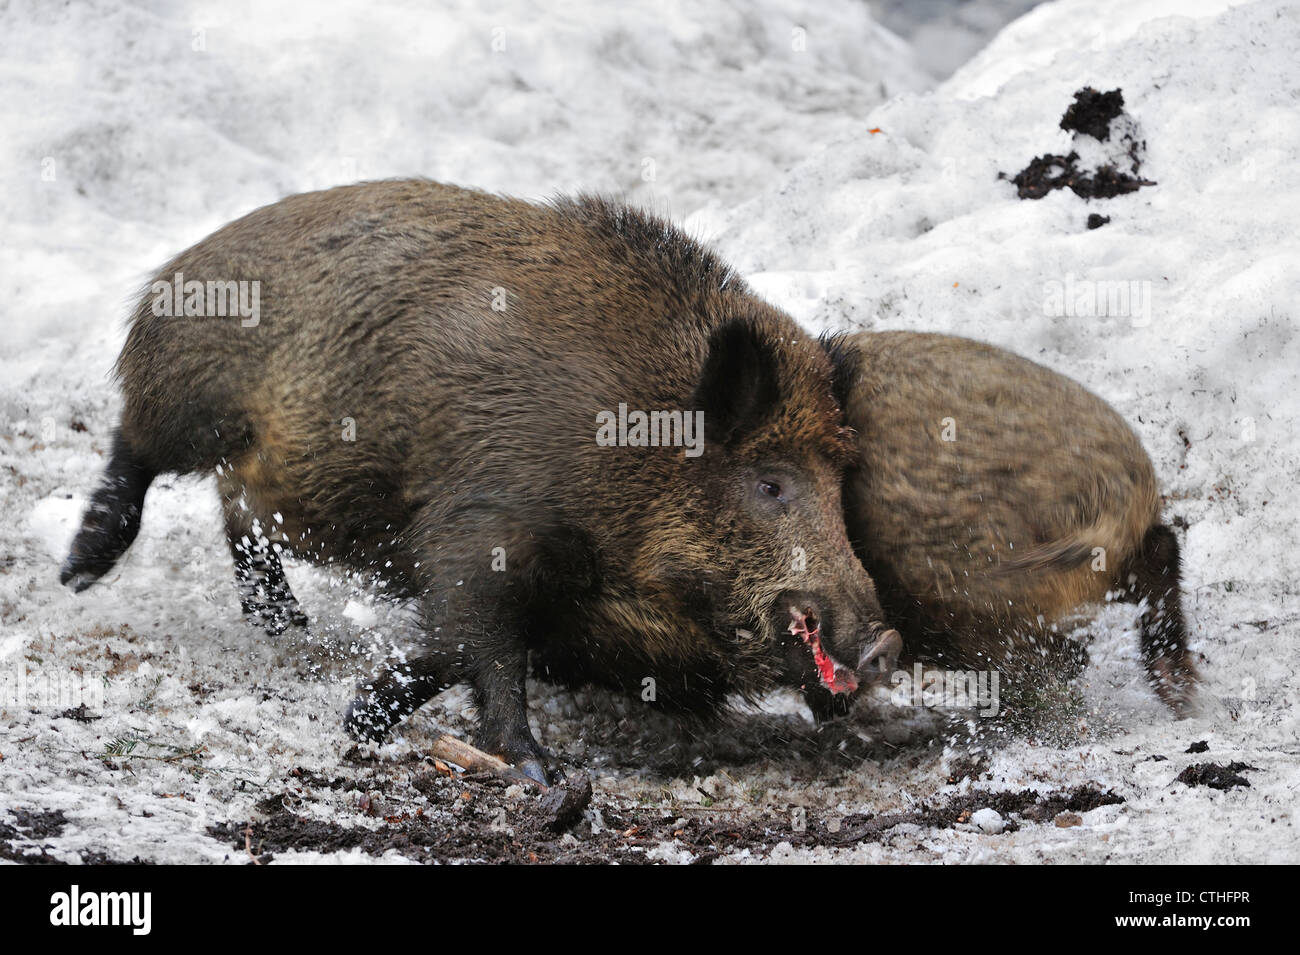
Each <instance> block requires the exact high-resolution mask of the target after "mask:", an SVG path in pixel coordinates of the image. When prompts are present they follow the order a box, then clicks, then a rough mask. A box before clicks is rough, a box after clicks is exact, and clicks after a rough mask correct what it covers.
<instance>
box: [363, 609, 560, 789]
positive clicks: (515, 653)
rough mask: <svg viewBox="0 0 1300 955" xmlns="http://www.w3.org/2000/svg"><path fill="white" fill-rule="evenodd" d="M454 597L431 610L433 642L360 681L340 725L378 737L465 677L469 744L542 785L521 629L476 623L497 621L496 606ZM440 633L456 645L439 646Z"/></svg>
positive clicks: (543, 769) (542, 761) (542, 762)
mask: <svg viewBox="0 0 1300 955" xmlns="http://www.w3.org/2000/svg"><path fill="white" fill-rule="evenodd" d="M457 603H458V604H459V605H460V607H459V610H458V612H457V613H455V614H454V615H451V616H445V615H442V614H439V615H438V616H439V618H440V619H441V620H442V621H443V623H442V626H441V627H428V628H427V632H429V633H439V634H440V639H439V640H438V642H437V643H436V644H435V645H433V646H432V647H430V648H429V649H427V650H426V652H425V653H423V654H422V655H420V656H419V657H416V658H415V659H413V660H410V661H408V662H405V663H401V664H398V665H396V666H393V667H391V668H389V669H388V670H387V671H385V672H384V673H383V674H381V675H380V676H379V677H378V678H377V679H376V680H375V681H374V682H373V683H371V684H369V685H368V686H365V687H363V689H362V693H361V695H360V696H358V697H357V698H356V699H355V700H354V701H353V702H352V705H351V706H350V707H349V708H348V713H347V716H346V717H345V720H344V725H345V726H346V728H347V730H348V732H349V733H351V734H352V735H353V736H354V737H357V738H362V739H372V740H379V739H382V738H383V737H384V736H385V735H386V734H387V733H388V731H389V730H390V729H391V728H392V727H393V726H394V725H395V724H397V723H398V722H400V721H401V720H402V719H404V718H406V717H407V716H409V715H410V714H412V713H414V712H415V711H416V710H417V709H419V708H420V707H421V706H423V705H424V704H425V703H426V702H428V701H429V700H430V699H432V698H433V697H434V696H435V695H437V694H438V693H441V692H442V691H443V690H445V689H447V688H448V687H450V686H452V685H454V684H456V683H459V682H462V681H464V680H468V681H469V683H470V684H471V685H472V686H473V688H474V701H475V704H476V705H477V706H478V711H479V725H478V732H477V734H476V736H475V740H474V742H475V745H476V746H478V748H479V749H481V750H483V751H484V752H487V753H491V754H492V755H494V756H500V757H501V758H502V759H504V760H505V761H506V762H508V763H512V764H513V765H514V766H515V767H517V768H518V769H519V770H521V771H522V772H524V773H525V774H527V775H528V776H531V777H532V778H533V779H536V780H537V781H538V782H540V783H542V784H543V785H545V784H547V783H548V781H549V780H548V774H547V767H548V766H550V765H551V764H552V762H553V761H552V759H551V757H550V756H549V755H548V754H547V753H546V751H545V750H543V749H542V747H541V745H540V744H539V743H538V742H537V740H536V739H535V738H534V736H533V732H532V729H531V728H530V727H529V725H528V697H527V690H526V679H527V676H528V649H527V646H526V645H525V643H524V639H523V635H522V631H521V630H520V629H518V628H516V627H514V626H511V625H509V624H508V623H507V624H503V625H497V626H490V627H489V628H488V629H479V627H480V625H481V624H482V622H484V621H487V620H492V619H493V618H495V619H496V620H497V621H500V619H501V617H502V613H501V607H500V606H499V605H497V606H492V605H490V604H486V603H484V602H482V601H473V602H471V603H469V604H468V605H466V604H464V603H462V602H461V601H457ZM443 641H446V643H447V644H451V645H454V646H455V647H456V649H455V650H450V649H448V648H446V647H444V646H442V645H441V644H442V642H443Z"/></svg>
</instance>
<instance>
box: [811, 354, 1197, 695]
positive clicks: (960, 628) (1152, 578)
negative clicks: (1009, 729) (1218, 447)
mask: <svg viewBox="0 0 1300 955" xmlns="http://www.w3.org/2000/svg"><path fill="white" fill-rule="evenodd" d="M831 347H832V349H835V350H842V349H844V348H846V347H847V348H851V349H853V350H854V351H856V352H857V358H856V359H855V360H853V361H852V362H849V361H843V362H840V363H839V366H840V367H853V368H854V370H853V372H852V376H851V378H850V379H849V381H850V383H851V388H850V389H849V390H848V391H847V392H846V397H845V402H846V404H845V408H846V415H847V418H848V421H849V423H850V424H852V425H853V426H854V427H856V428H857V429H858V430H859V431H860V432H861V435H862V439H861V446H860V453H859V459H858V461H857V462H856V464H855V465H854V466H853V467H852V468H851V469H850V472H849V475H848V480H847V482H846V488H845V509H846V515H847V518H848V521H847V523H848V528H849V534H850V537H851V538H852V540H853V541H854V545H855V547H856V549H857V551H858V553H859V556H861V557H862V560H863V563H864V565H865V566H866V568H867V570H868V571H869V572H870V573H871V575H872V577H873V579H875V581H876V583H877V586H878V587H879V588H880V596H881V602H882V603H883V605H884V607H885V610H886V613H887V614H888V615H889V616H890V617H891V620H892V621H894V622H895V625H896V626H898V627H899V629H900V630H902V632H903V634H904V638H905V642H906V646H907V648H908V650H909V651H910V652H911V654H912V655H913V656H915V657H919V658H923V659H927V660H935V661H940V662H942V663H943V664H944V665H947V666H949V667H953V668H958V669H966V668H969V669H986V668H988V667H989V666H990V665H993V666H997V667H1000V668H1006V669H1007V670H1008V671H1010V672H1015V671H1017V670H1025V671H1032V670H1035V669H1037V670H1039V671H1041V670H1043V669H1044V668H1046V669H1052V668H1055V667H1067V668H1068V667H1070V666H1072V665H1074V664H1073V661H1075V660H1076V659H1077V656H1078V652H1077V648H1075V647H1074V645H1073V644H1071V643H1070V642H1069V641H1066V640H1065V639H1064V638H1063V637H1062V636H1061V635H1060V634H1058V633H1057V632H1055V630H1054V626H1053V625H1054V624H1056V623H1058V622H1062V621H1063V620H1065V619H1066V618H1067V617H1069V616H1071V615H1073V614H1076V613H1077V612H1078V611H1079V609H1080V608H1081V607H1083V606H1085V605H1087V604H1089V603H1092V602H1096V601H1099V600H1102V599H1105V597H1106V595H1107V593H1110V592H1113V593H1117V594H1120V595H1123V596H1125V597H1127V598H1129V599H1132V600H1134V601H1135V602H1136V601H1147V604H1148V605H1149V606H1150V607H1152V608H1159V609H1158V610H1156V611H1155V612H1154V613H1153V614H1149V615H1148V617H1146V618H1144V621H1143V632H1142V643H1143V652H1144V656H1145V658H1146V660H1147V666H1148V670H1149V673H1150V676H1151V679H1152V682H1153V684H1154V685H1155V687H1156V689H1157V691H1158V692H1159V693H1160V695H1161V697H1162V698H1163V699H1165V701H1166V702H1168V703H1169V704H1170V705H1171V706H1172V707H1173V708H1174V709H1175V710H1180V711H1181V710H1182V709H1183V708H1184V707H1185V706H1186V705H1187V704H1188V703H1189V702H1190V700H1191V698H1192V696H1193V692H1194V687H1195V666H1194V665H1193V663H1192V660H1191V658H1190V655H1188V654H1187V652H1186V636H1185V632H1184V626H1183V621H1182V615H1181V610H1180V609H1179V592H1178V568H1177V562H1178V545H1177V541H1176V539H1175V538H1174V537H1173V534H1172V532H1169V531H1168V529H1167V528H1164V527H1162V526H1161V525H1160V523H1159V507H1160V498H1159V494H1158V492H1157V487H1156V478H1155V472H1154V471H1153V469H1152V467H1151V462H1150V459H1149V458H1148V457H1147V455H1146V452H1145V451H1143V449H1142V446H1141V444H1140V443H1139V441H1138V439H1137V436H1136V435H1135V434H1134V433H1133V431H1132V429H1131V428H1129V426H1128V425H1127V424H1126V423H1125V422H1124V420H1123V419H1122V418H1120V416H1119V415H1118V414H1116V413H1115V411H1114V410H1113V409H1112V408H1110V406H1108V405H1107V404H1106V403H1105V402H1103V401H1102V400H1101V399H1099V398H1097V397H1096V396H1094V395H1092V394H1090V393H1089V392H1088V391H1086V390H1085V389H1084V388H1082V387H1081V386H1079V385H1078V384H1076V383H1075V382H1073V381H1070V380H1069V379H1067V378H1065V377H1063V376H1061V375H1058V374H1055V373H1054V372H1051V371H1049V370H1048V369H1046V368H1043V367H1042V366H1040V365H1037V364H1034V363H1033V362H1030V361H1027V360H1026V359H1023V358H1019V357H1017V356H1015V355H1012V354H1010V353H1009V352H1005V351H1002V350H1000V349H997V348H993V347H992V346H989V345H984V344H981V343H979V342H973V341H969V340H967V339H962V338H954V337H950V336H945V335H933V334H916V333H909V332H879V333H862V334H859V335H855V336H853V337H852V338H851V339H848V340H847V342H846V341H839V342H832V343H831ZM945 422H946V423H947V424H945ZM946 427H949V428H951V429H952V433H951V434H950V435H949V437H951V438H952V440H945V435H944V431H945V428H946ZM1152 541H1154V542H1155V544H1154V545H1153V544H1151V543H1150V542H1152ZM1157 545H1158V546H1157Z"/></svg>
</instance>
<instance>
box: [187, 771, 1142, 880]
mask: <svg viewBox="0 0 1300 955" xmlns="http://www.w3.org/2000/svg"><path fill="white" fill-rule="evenodd" d="M357 788H358V789H359V790H362V791H363V792H364V795H363V796H362V798H360V799H357V800H354V801H353V802H352V803H351V805H352V807H353V808H352V815H353V817H354V819H355V823H354V824H349V823H348V822H347V821H346V819H345V818H344V817H343V816H342V815H341V814H340V813H339V812H338V810H337V808H336V809H335V811H334V812H333V813H332V814H331V815H330V816H329V817H326V816H325V815H324V814H322V813H320V812H318V811H317V807H315V806H314V805H313V799H312V795H311V794H310V793H304V792H298V793H296V794H293V796H292V798H282V799H280V800H279V801H278V802H277V801H275V800H271V801H268V802H266V803H264V804H263V805H264V807H265V809H266V810H267V811H266V812H265V813H264V814H263V815H262V816H261V817H260V818H254V819H249V820H245V821H238V822H227V823H221V824H219V825H213V826H209V827H208V829H207V832H208V834H209V835H210V836H211V837H212V838H214V839H216V840H218V841H219V842H221V843H223V844H224V845H225V846H227V847H228V848H229V849H230V850H231V859H232V861H233V860H235V859H238V858H241V857H242V858H244V859H245V860H246V861H247V862H248V863H249V864H268V863H272V862H274V861H275V860H276V857H277V855H278V854H280V853H284V852H289V851H295V850H296V851H314V852H322V853H328V852H340V851H352V850H360V851H361V852H363V853H366V854H367V855H372V856H383V855H385V854H387V853H395V854H397V855H400V856H403V857H405V858H407V859H410V860H412V861H416V862H423V863H434V862H475V863H519V864H534V863H593V864H607V863H611V862H618V863H621V864H642V863H659V862H690V863H694V864H702V863H709V862H712V861H714V860H716V859H718V858H721V857H723V856H726V855H728V854H731V853H733V852H737V851H741V850H749V851H750V852H751V853H752V854H753V855H756V856H765V855H768V854H770V853H771V852H772V851H773V850H774V849H776V848H777V847H778V846H780V845H787V846H791V847H795V848H815V847H829V848H849V847H852V846H854V845H860V844H865V843H871V842H881V841H885V840H888V839H890V838H891V837H892V835H893V830H895V829H897V828H898V827H900V826H913V827H920V828H922V829H929V830H942V829H952V828H962V827H964V826H965V825H966V824H968V823H969V822H970V819H971V816H972V815H973V814H974V813H976V812H978V811H979V810H980V809H994V810H996V811H997V812H998V813H999V815H1000V816H1002V817H1003V819H1004V820H1005V826H1004V828H1003V831H1004V832H1013V831H1015V830H1016V829H1018V828H1019V827H1020V825H1021V824H1024V823H1051V822H1052V820H1054V819H1056V818H1057V817H1058V816H1060V815H1061V814H1062V813H1075V814H1077V813H1082V812H1087V811H1089V810H1091V809H1095V808H1097V807H1098V806H1106V805H1115V804H1119V803H1122V802H1123V801H1124V800H1123V798H1122V797H1121V796H1118V795H1116V794H1115V793H1113V792H1111V791H1109V790H1100V789H1097V788H1095V787H1091V786H1079V787H1076V788H1074V789H1068V790H1060V791H1055V792H1048V793H1039V792H1035V791H1032V790H1023V791H1019V792H990V791H979V790H976V791H971V792H966V793H962V794H958V795H954V796H952V797H950V798H947V799H944V800H939V801H935V802H933V803H930V804H924V805H921V806H919V807H918V808H916V809H912V810H908V811H905V812H896V813H882V814H848V815H843V816H837V815H835V814H833V813H825V812H822V811H820V810H814V811H809V810H808V809H805V808H800V807H775V806H771V805H761V804H747V803H745V802H744V801H742V800H735V801H734V804H728V805H722V804H721V803H717V804H713V803H712V802H711V801H710V800H709V799H707V798H706V799H705V801H704V803H695V804H685V803H682V802H679V801H676V800H671V799H670V800H667V801H665V802H663V803H662V804H645V803H644V802H642V803H638V802H637V801H636V800H635V799H633V798H632V797H629V796H627V795H626V794H622V795H613V794H606V793H601V792H599V791H598V792H596V793H595V795H594V796H593V794H592V791H591V784H590V781H589V780H587V779H586V777H585V776H571V777H569V779H568V781H567V782H566V784H565V785H564V786H563V787H555V788H553V789H552V790H550V791H549V792H547V793H541V794H539V793H536V792H532V791H526V790H524V789H523V788H522V787H520V786H508V785H506V784H505V783H504V782H503V781H501V780H498V779H490V778H484V779H474V778H470V777H458V776H452V775H447V774H445V773H443V772H440V771H438V770H434V769H431V768H428V767H424V766H421V767H419V768H417V769H415V770H414V771H413V772H412V773H411V774H410V775H409V777H408V778H407V779H406V780H405V781H401V780H395V781H393V783H392V784H391V785H389V786H387V787H385V785H384V784H383V782H382V781H380V780H378V779H372V780H369V781H368V783H367V784H363V785H360V786H358V787H357ZM367 790H368V791H367ZM413 794H418V796H415V798H414V799H412V796H413ZM417 803H418V805H417ZM341 819H342V820H343V821H340V820H341Z"/></svg>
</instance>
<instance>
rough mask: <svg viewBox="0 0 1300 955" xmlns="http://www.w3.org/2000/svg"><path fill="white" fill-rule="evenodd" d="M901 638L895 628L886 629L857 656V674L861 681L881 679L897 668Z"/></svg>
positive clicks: (900, 650)
mask: <svg viewBox="0 0 1300 955" xmlns="http://www.w3.org/2000/svg"><path fill="white" fill-rule="evenodd" d="M902 652H903V638H902V637H901V636H900V635H899V633H898V631H897V630H886V631H885V632H884V633H882V634H881V635H880V636H879V637H877V638H876V642H875V643H873V644H872V645H871V646H869V647H867V648H866V649H865V650H863V651H862V655H861V656H860V657H858V676H859V677H860V678H861V679H862V682H863V683H872V682H876V681H879V680H883V679H884V678H885V677H887V676H889V674H891V673H893V672H894V670H896V669H897V668H898V657H899V655H900V654H902Z"/></svg>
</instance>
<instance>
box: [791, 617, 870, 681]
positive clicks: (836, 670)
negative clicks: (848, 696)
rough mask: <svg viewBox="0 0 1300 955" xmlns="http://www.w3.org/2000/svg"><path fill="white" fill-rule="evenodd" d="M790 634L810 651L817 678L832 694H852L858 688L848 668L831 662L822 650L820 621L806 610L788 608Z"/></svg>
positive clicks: (855, 677) (855, 679)
mask: <svg viewBox="0 0 1300 955" xmlns="http://www.w3.org/2000/svg"><path fill="white" fill-rule="evenodd" d="M790 632H791V633H793V634H794V635H795V636H797V637H798V638H799V639H800V640H802V641H803V642H804V645H805V646H807V647H808V649H809V650H811V651H812V655H813V663H814V664H815V665H816V667H817V678H818V679H819V680H821V683H822V686H824V687H826V689H828V690H830V691H831V692H832V693H852V692H854V691H855V690H856V689H857V688H858V678H857V676H856V675H855V674H854V673H853V671H852V670H850V669H849V668H848V667H846V666H844V665H842V664H840V663H837V662H836V661H835V660H832V659H831V657H830V654H828V653H827V652H826V651H825V650H823V649H822V639H821V621H820V620H818V619H817V617H816V615H815V614H813V613H812V612H811V611H808V610H800V609H799V608H798V607H790Z"/></svg>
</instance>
